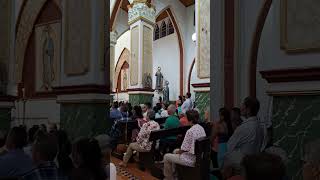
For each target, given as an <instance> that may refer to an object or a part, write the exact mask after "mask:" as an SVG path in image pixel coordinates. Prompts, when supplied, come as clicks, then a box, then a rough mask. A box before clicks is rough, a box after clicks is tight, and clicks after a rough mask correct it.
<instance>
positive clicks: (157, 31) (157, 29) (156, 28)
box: [154, 24, 160, 40]
mask: <svg viewBox="0 0 320 180" xmlns="http://www.w3.org/2000/svg"><path fill="white" fill-rule="evenodd" d="M159 38H160V29H159V26H158V24H156V26H155V27H154V40H157V39H159Z"/></svg>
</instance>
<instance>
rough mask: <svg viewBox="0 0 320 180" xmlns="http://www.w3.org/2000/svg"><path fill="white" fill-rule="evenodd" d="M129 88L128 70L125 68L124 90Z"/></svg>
mask: <svg viewBox="0 0 320 180" xmlns="http://www.w3.org/2000/svg"><path fill="white" fill-rule="evenodd" d="M127 89H128V76H127V71H126V70H124V71H123V90H124V91H125V90H127Z"/></svg>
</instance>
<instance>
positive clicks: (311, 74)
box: [260, 67, 320, 83]
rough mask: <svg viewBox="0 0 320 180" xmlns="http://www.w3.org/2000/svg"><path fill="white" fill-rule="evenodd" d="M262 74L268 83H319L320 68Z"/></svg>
mask: <svg viewBox="0 0 320 180" xmlns="http://www.w3.org/2000/svg"><path fill="white" fill-rule="evenodd" d="M260 74H261V76H262V78H264V79H266V80H267V81H268V83H283V82H299V81H319V80H320V67H314V68H301V69H279V70H269V71H260Z"/></svg>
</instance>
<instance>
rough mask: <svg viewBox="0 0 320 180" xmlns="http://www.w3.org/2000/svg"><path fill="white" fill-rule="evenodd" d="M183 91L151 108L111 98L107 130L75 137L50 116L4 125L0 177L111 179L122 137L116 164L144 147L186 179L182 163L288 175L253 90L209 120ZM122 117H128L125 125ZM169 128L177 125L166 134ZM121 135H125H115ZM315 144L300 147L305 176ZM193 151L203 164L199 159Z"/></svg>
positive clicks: (169, 172)
mask: <svg viewBox="0 0 320 180" xmlns="http://www.w3.org/2000/svg"><path fill="white" fill-rule="evenodd" d="M186 97H187V98H186V99H184V98H182V97H179V100H178V101H177V102H176V103H172V104H163V103H162V102H159V103H158V104H157V105H156V106H155V107H153V108H152V106H151V104H150V103H145V104H144V105H135V106H133V107H132V106H131V105H130V104H129V103H120V104H119V103H117V102H114V103H113V107H112V108H111V109H110V117H111V118H110V119H109V120H112V121H113V126H112V128H111V129H110V130H108V132H107V133H106V134H101V135H99V136H97V137H95V138H78V139H76V140H75V141H74V142H73V143H71V142H70V140H69V138H68V135H67V133H66V132H65V131H64V130H61V129H59V128H58V127H57V125H55V124H53V123H51V124H49V126H48V128H47V127H46V126H45V125H39V126H38V125H35V126H33V127H32V128H30V129H28V130H27V128H26V127H24V126H19V127H13V128H12V129H11V130H10V131H9V132H8V133H3V132H0V147H1V148H0V179H6V178H9V177H11V178H16V179H22V180H24V179H25V180H51V179H62V180H63V179H69V180H106V179H112V180H113V179H116V168H115V166H114V164H112V163H110V153H111V152H112V151H113V152H114V151H117V150H118V149H117V147H118V146H119V145H120V144H121V143H124V144H125V145H126V146H125V147H126V149H125V151H123V152H125V153H122V155H123V156H122V162H121V163H120V164H119V165H120V166H122V167H124V168H126V167H127V166H128V164H129V163H130V162H131V161H130V160H131V159H133V160H135V161H143V160H145V158H144V159H143V158H142V159H141V158H140V157H139V154H142V156H145V155H146V153H149V154H148V155H150V154H151V155H152V156H153V160H154V162H153V165H154V166H155V164H162V166H159V167H160V169H161V171H162V176H161V177H162V178H163V179H165V180H173V179H185V178H181V176H180V175H181V174H180V173H181V171H180V168H181V167H182V168H183V167H186V168H189V169H188V171H192V169H196V168H198V169H199V168H200V169H201V168H204V169H206V168H207V169H208V171H206V170H205V171H202V170H200V171H197V172H200V174H201V173H203V172H205V174H204V176H203V174H201V177H197V178H196V179H217V180H257V179H259V180H287V179H288V177H287V174H286V161H287V157H286V152H284V151H283V150H282V149H281V148H279V147H276V146H274V145H272V141H271V138H268V133H267V130H266V129H265V128H264V127H263V126H262V125H261V123H260V122H259V119H258V118H257V114H258V112H259V108H260V104H259V101H258V100H257V99H256V98H251V97H248V98H246V99H245V100H244V102H243V103H242V105H241V108H232V109H231V110H230V111H229V109H227V108H221V109H220V110H219V119H216V120H213V119H212V118H210V109H209V108H207V109H206V110H205V113H204V114H203V119H202V118H201V117H202V116H201V114H200V113H199V110H198V109H197V108H196V107H195V105H194V103H193V102H192V101H191V98H190V97H191V94H189V93H188V94H187V95H186ZM128 122H132V123H133V124H135V125H133V126H132V127H130V131H128V127H129V126H128ZM121 123H124V124H126V126H124V127H125V128H127V129H123V126H121ZM119 124H120V125H119ZM182 129H183V133H182ZM172 130H181V131H172ZM169 131H170V132H171V134H167V136H162V135H163V132H169ZM124 132H126V133H124ZM157 132H161V133H162V134H161V133H160V134H161V135H159V136H158V137H157V138H154V137H153V136H152V135H153V134H155V133H157ZM172 132H174V133H176V132H177V133H176V134H175V135H173V133H172ZM158 134H159V133H158ZM124 135H125V136H129V137H130V138H125V139H126V141H124V142H121V140H120V139H121V137H123V136H124ZM151 137H153V138H151ZM155 139H156V141H155ZM203 139H206V141H203V142H207V144H208V146H203V147H205V148H206V149H205V151H206V152H208V156H207V155H204V156H203V157H202V156H199V153H200V154H201V151H202V150H203V149H202V150H201V148H199V146H200V145H199V141H200V140H203ZM318 144H320V143H319V141H315V142H310V143H308V144H307V146H306V148H305V151H304V152H305V155H304V157H303V162H304V164H303V171H302V174H303V177H304V180H314V179H319V178H320V175H319V174H320V173H319V169H320V156H319V153H318V152H319V151H320V146H319V145H318ZM202 145H203V144H202ZM197 146H198V147H197ZM199 149H200V151H199ZM134 155H137V156H138V158H137V159H135V158H134ZM199 157H200V158H203V159H204V160H205V161H208V162H209V163H210V165H209V164H205V165H201V164H200V165H199V162H198V160H199ZM147 168H149V167H147ZM206 172H208V173H206ZM151 174H152V172H151ZM198 175H199V173H198V174H197V176H198ZM187 179H188V178H187ZM189 179H195V177H190V178H189Z"/></svg>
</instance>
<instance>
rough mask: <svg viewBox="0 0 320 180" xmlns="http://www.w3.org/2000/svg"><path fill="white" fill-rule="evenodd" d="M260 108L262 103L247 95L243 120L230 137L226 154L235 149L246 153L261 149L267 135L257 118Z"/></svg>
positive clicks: (242, 111)
mask: <svg viewBox="0 0 320 180" xmlns="http://www.w3.org/2000/svg"><path fill="white" fill-rule="evenodd" d="M259 108H260V103H259V101H258V100H257V99H256V98H252V97H247V98H246V99H245V100H244V102H243V104H242V106H241V114H242V116H243V122H242V124H241V125H240V126H239V127H237V129H236V130H235V131H234V133H233V135H232V136H231V138H230V139H229V141H228V144H227V153H226V156H228V155H229V154H231V153H232V152H234V151H240V152H241V153H243V154H244V155H248V154H255V153H259V152H260V151H261V147H262V145H263V141H264V138H265V136H264V131H263V128H262V127H261V125H260V123H259V121H258V119H257V114H258V112H259Z"/></svg>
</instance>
